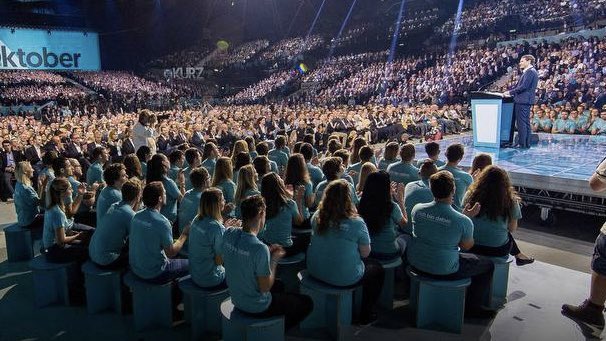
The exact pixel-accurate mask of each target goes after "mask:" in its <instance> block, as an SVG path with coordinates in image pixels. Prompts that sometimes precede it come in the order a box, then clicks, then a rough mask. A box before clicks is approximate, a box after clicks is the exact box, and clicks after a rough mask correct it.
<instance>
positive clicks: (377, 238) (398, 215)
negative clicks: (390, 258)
mask: <svg viewBox="0 0 606 341" xmlns="http://www.w3.org/2000/svg"><path fill="white" fill-rule="evenodd" d="M402 218H403V216H402V209H400V206H398V204H396V203H395V202H392V208H391V215H390V216H389V219H388V220H387V222H386V224H385V226H383V229H381V231H379V233H377V234H373V235H372V236H371V238H370V241H371V243H370V246H371V250H372V252H374V253H382V254H392V253H396V252H398V250H399V248H398V244H397V243H396V236H397V230H398V227H399V226H400V222H401V221H402Z"/></svg>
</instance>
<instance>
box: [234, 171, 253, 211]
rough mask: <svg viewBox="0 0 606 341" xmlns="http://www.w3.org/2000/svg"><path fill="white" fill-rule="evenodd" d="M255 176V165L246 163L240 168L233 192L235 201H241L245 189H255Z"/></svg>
mask: <svg viewBox="0 0 606 341" xmlns="http://www.w3.org/2000/svg"><path fill="white" fill-rule="evenodd" d="M256 177H257V173H256V172H255V167H253V165H246V166H242V168H240V171H239V172H238V184H237V187H236V194H235V200H236V202H240V201H242V199H244V196H245V195H246V191H248V190H249V189H257V181H256Z"/></svg>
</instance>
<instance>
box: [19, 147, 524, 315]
mask: <svg viewBox="0 0 606 341" xmlns="http://www.w3.org/2000/svg"><path fill="white" fill-rule="evenodd" d="M331 141H335V142H334V143H335V144H337V143H339V142H338V141H337V138H335V139H333V140H331ZM359 141H360V142H358V143H356V144H354V149H352V151H351V154H350V153H349V152H348V151H347V150H337V151H336V152H334V153H331V154H330V155H328V154H327V155H325V156H321V154H318V156H314V154H315V152H314V148H313V147H312V146H311V145H310V144H307V143H301V144H299V145H298V146H293V151H292V153H291V152H290V149H289V148H288V147H286V145H285V144H284V142H285V138H284V137H279V138H277V139H276V141H275V146H274V148H273V149H272V150H271V151H269V152H267V142H265V141H263V142H260V143H259V144H257V147H256V150H248V149H247V146H248V144H247V143H246V142H245V141H238V142H237V143H236V145H235V146H234V150H233V153H232V157H231V158H229V157H220V156H219V153H218V150H217V147H216V146H215V144H214V143H213V142H211V141H207V143H206V144H205V146H204V153H203V155H202V156H200V153H199V151H198V150H197V149H195V148H192V149H187V150H186V152H185V153H183V152H181V151H180V150H177V151H174V152H173V153H171V154H170V160H169V158H167V157H166V156H165V155H163V154H160V153H159V154H155V155H154V156H152V153H151V150H149V148H147V147H141V148H140V150H138V154H140V155H141V156H142V160H139V159H138V158H137V157H134V156H131V157H128V159H129V160H131V161H129V162H128V164H129V166H128V168H127V166H125V164H127V162H126V159H125V162H124V164H117V163H114V164H110V165H107V166H105V168H104V165H105V164H106V163H107V162H108V159H109V157H108V154H107V150H105V149H104V148H102V147H98V148H96V149H95V152H94V153H93V157H94V159H92V160H90V161H91V162H92V165H91V167H90V168H89V170H88V172H87V175H86V181H87V185H88V187H87V186H86V185H83V184H80V183H79V182H78V181H74V180H75V179H74V177H73V176H74V169H73V168H72V166H71V165H72V163H71V162H72V161H73V160H68V159H66V158H64V157H56V158H55V159H54V160H52V170H51V169H45V170H43V171H42V172H41V174H43V175H42V176H40V177H39V180H38V181H37V182H38V192H36V190H35V189H34V187H33V186H32V184H31V180H30V178H31V177H32V176H33V168H32V167H31V165H30V164H29V163H28V162H27V161H24V162H21V163H19V164H18V167H17V170H16V177H17V181H18V183H17V189H16V194H15V207H16V210H17V216H18V222H19V224H20V225H21V226H23V227H27V228H32V229H36V228H42V235H43V237H42V239H43V245H44V249H45V250H44V251H45V252H44V253H45V256H46V257H47V259H48V260H49V261H51V262H64V261H79V262H83V261H84V260H85V259H87V258H88V257H90V258H91V260H92V261H93V262H95V263H96V264H97V265H99V266H101V267H104V268H114V269H115V268H121V267H124V266H125V265H127V264H128V265H129V266H130V269H131V270H132V271H133V272H134V274H135V275H137V276H138V277H140V278H141V279H142V280H145V281H149V282H151V283H161V282H162V283H165V282H168V281H171V280H174V279H176V278H180V277H182V276H184V275H186V274H187V273H188V272H190V273H191V274H192V278H193V280H194V282H195V283H197V284H198V285H199V286H201V287H206V288H208V287H212V288H215V287H218V286H226V285H227V286H228V287H229V288H230V293H231V295H232V299H233V302H234V304H235V305H236V307H237V308H238V309H240V310H242V311H244V312H247V313H251V314H256V315H260V316H269V315H276V314H277V315H285V317H286V324H287V326H289V327H292V326H294V325H296V324H297V323H298V322H299V321H301V320H302V319H303V318H304V317H305V315H306V314H307V313H309V311H310V310H311V309H312V307H311V301H310V299H309V298H306V297H304V296H301V295H295V294H287V293H283V292H274V291H272V283H273V282H274V274H275V269H276V265H277V262H278V261H279V260H280V259H281V258H282V257H284V256H285V255H292V254H296V253H299V252H305V251H306V253H307V268H308V271H309V273H310V274H311V275H312V276H313V277H315V278H317V279H319V280H321V281H323V282H325V283H328V284H331V285H335V286H349V285H355V284H359V285H362V286H363V288H364V290H363V292H364V294H363V307H362V312H363V314H362V316H360V319H359V322H360V323H366V322H369V321H372V320H373V319H374V317H375V316H374V313H373V305H374V303H375V302H376V300H377V299H378V296H379V293H380V290H381V287H382V283H383V270H382V267H381V265H380V263H379V262H378V259H389V258H394V257H405V259H407V260H408V262H409V263H410V265H411V266H413V267H414V268H415V269H417V270H418V271H419V272H421V273H423V274H425V275H427V276H430V277H435V278H438V279H454V278H462V277H470V276H471V277H472V286H471V287H470V294H469V295H468V307H467V308H468V313H469V314H470V315H476V316H491V315H492V312H490V311H486V310H485V309H484V308H483V305H485V304H486V303H487V302H486V295H487V293H488V291H489V285H490V278H491V276H492V262H491V261H490V260H489V259H486V258H485V257H484V256H483V255H486V256H507V255H508V254H509V253H513V254H514V255H516V257H517V258H518V260H517V263H518V264H527V263H530V262H532V259H529V258H528V257H527V256H525V255H523V254H522V253H521V252H520V251H519V250H518V249H517V248H516V247H515V242H514V241H513V239H512V237H511V234H510V232H512V231H514V230H515V228H516V227H517V221H518V219H519V218H521V213H520V206H519V199H517V197H516V196H515V193H514V192H513V189H512V187H511V184H510V182H509V179H508V176H507V173H506V172H505V171H503V170H501V169H499V168H498V167H493V166H489V165H488V164H489V163H490V158H489V157H486V155H484V156H483V157H481V158H477V161H476V162H475V168H477V169H475V168H474V169H473V170H472V174H469V173H466V172H464V171H462V170H461V169H459V168H458V166H457V165H458V163H459V162H460V161H461V159H462V157H463V153H464V151H463V147H462V146H461V145H458V144H455V145H451V146H450V147H449V148H448V150H447V151H446V157H447V159H448V162H446V163H444V162H440V161H439V160H437V156H438V155H439V148H438V149H437V151H436V146H437V145H436V144H429V145H428V146H427V150H428V151H429V153H428V156H429V155H431V158H429V159H427V160H420V163H421V169H420V170H419V169H418V168H417V167H416V166H415V165H416V164H417V163H415V164H413V159H414V157H415V149H414V146H412V145H411V144H404V145H402V146H400V145H399V144H397V143H391V144H389V145H388V146H387V147H386V148H385V155H384V159H383V160H381V161H380V162H379V163H377V162H376V161H373V159H375V158H376V157H375V152H374V151H373V149H372V148H371V147H370V146H368V145H367V144H366V143H365V141H364V139H359ZM356 146H357V147H356ZM184 154H185V155H184ZM377 154H379V153H377ZM398 155H399V156H400V159H398V158H397V156H398ZM184 158H185V159H184ZM251 159H252V161H251ZM349 162H351V163H352V164H351V165H349V166H347V164H348V163H349ZM234 163H235V167H232V164H234ZM133 164H134V165H135V166H134V167H133ZM320 164H321V168H320V167H318V166H316V165H320ZM438 165H440V167H439V170H438ZM377 166H378V167H377ZM482 166H483V167H484V168H483V170H481V169H480V168H481V167H482ZM383 168H384V169H386V171H383V170H379V169H383ZM133 169H134V172H133ZM210 174H213V175H212V178H211V176H210ZM129 177H130V179H129ZM474 177H475V181H474ZM186 178H187V179H188V180H189V181H186ZM141 179H145V181H146V185H145V186H143V184H142V183H141ZM211 179H212V180H211ZM70 180H71V181H70ZM354 184H356V186H354ZM495 184H497V185H495ZM101 187H103V189H102V190H100V192H99V194H98V196H97V199H96V204H95V211H96V212H95V215H96V219H94V220H93V221H94V222H95V225H96V229H94V228H93V227H91V226H87V225H84V224H81V223H79V222H77V220H78V219H77V216H76V215H75V213H74V212H75V211H77V209H78V206H79V205H80V204H81V202H82V201H83V198H84V196H85V194H86V193H87V191H89V193H91V194H93V195H94V193H95V192H97V191H98V189H99V188H101ZM74 188H76V190H74ZM92 200H93V201H95V199H94V198H93V199H92ZM41 203H43V204H44V205H43V206H44V207H45V211H44V214H43V215H40V214H38V212H39V211H38V210H39V205H40V204H41ZM141 203H142V204H143V205H144V207H145V208H144V209H142V210H139V208H140V205H141ZM313 209H316V211H315V213H313V214H312V210H313ZM74 217H76V221H74ZM231 218H238V219H241V222H239V221H235V220H233V219H231ZM436 223H439V224H436ZM444 224H446V225H448V228H447V229H446V230H445V229H444V227H443V226H441V225H444ZM225 225H227V228H226V227H225ZM234 225H235V227H234ZM309 227H311V230H312V231H313V232H312V234H311V236H310V235H309V233H305V232H303V233H298V232H299V231H297V230H300V229H306V228H309ZM93 231H94V232H93ZM445 231H448V233H445ZM177 235H178V238H177V239H176V240H174V239H173V236H175V237H176V236H177ZM188 239H189V242H188V248H187V255H188V258H186V259H183V258H174V257H176V256H177V255H178V254H179V253H180V251H182V248H183V245H184V244H185V242H186V241H187V240H188ZM474 240H475V241H476V242H477V243H476V244H475V245H474ZM512 246H513V247H512ZM458 247H461V248H462V249H463V250H468V251H470V252H469V253H461V254H460V253H459V251H458ZM406 250H408V252H407V254H406V253H405V251H406ZM474 253H475V254H474ZM405 254H406V256H405ZM251 256H252V257H251ZM326 259H332V260H333V262H331V263H330V264H327V262H326ZM335 269H337V270H335ZM277 287H279V285H277ZM277 289H279V288H277Z"/></svg>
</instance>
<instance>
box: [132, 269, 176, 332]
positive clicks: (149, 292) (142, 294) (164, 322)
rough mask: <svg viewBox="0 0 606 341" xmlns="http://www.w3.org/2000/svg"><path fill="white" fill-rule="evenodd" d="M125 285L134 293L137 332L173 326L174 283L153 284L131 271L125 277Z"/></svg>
mask: <svg viewBox="0 0 606 341" xmlns="http://www.w3.org/2000/svg"><path fill="white" fill-rule="evenodd" d="M124 283H126V285H127V286H128V287H129V288H130V290H131V292H132V293H133V315H134V318H135V329H136V330H137V331H141V330H144V329H153V328H158V327H165V328H170V327H171V326H172V323H173V310H172V282H168V283H165V284H151V283H148V282H145V281H143V280H142V279H140V278H138V277H137V276H136V275H135V274H133V273H132V272H130V271H129V272H128V273H127V274H126V275H125V276H124Z"/></svg>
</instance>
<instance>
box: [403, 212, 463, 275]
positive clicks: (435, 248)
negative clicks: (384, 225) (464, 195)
mask: <svg viewBox="0 0 606 341" xmlns="http://www.w3.org/2000/svg"><path fill="white" fill-rule="evenodd" d="M412 225H413V228H412V229H413V238H412V239H411V243H410V246H409V247H408V250H407V255H408V261H409V262H410V264H411V265H412V266H414V267H415V268H417V269H419V270H421V271H424V272H427V273H430V274H434V275H448V274H451V273H454V272H457V271H458V270H459V243H460V242H461V241H465V240H470V239H472V238H473V222H472V221H471V219H469V218H468V217H467V216H465V215H463V214H462V213H459V212H457V211H456V210H455V209H454V208H452V206H450V205H448V204H445V203H439V202H435V201H433V202H430V203H427V204H418V205H416V206H415V207H414V208H413V209H412Z"/></svg>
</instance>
